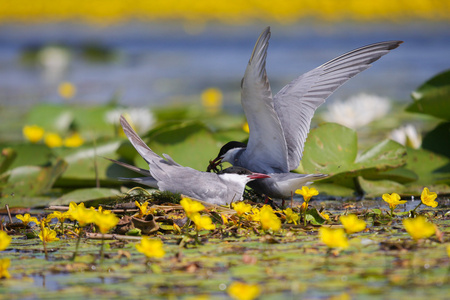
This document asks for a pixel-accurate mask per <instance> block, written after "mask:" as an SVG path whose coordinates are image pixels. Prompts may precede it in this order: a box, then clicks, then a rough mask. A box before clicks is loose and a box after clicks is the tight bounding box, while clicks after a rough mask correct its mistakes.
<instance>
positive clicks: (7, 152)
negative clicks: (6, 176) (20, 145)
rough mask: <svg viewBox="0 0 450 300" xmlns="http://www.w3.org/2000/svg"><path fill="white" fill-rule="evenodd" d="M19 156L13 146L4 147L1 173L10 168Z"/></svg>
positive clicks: (0, 167) (0, 160) (0, 157)
mask: <svg viewBox="0 0 450 300" xmlns="http://www.w3.org/2000/svg"><path fill="white" fill-rule="evenodd" d="M16 157H17V152H16V151H15V150H14V149H12V148H4V149H2V150H1V156H0V174H2V173H4V172H5V171H6V170H8V169H9V168H10V167H11V165H12V163H13V162H14V160H15V159H16Z"/></svg>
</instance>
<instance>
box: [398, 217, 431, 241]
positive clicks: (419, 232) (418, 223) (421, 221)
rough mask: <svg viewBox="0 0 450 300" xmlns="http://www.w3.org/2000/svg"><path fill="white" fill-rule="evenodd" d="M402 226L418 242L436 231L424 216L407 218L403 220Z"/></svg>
mask: <svg viewBox="0 0 450 300" xmlns="http://www.w3.org/2000/svg"><path fill="white" fill-rule="evenodd" d="M403 226H405V229H406V231H407V232H408V233H409V235H410V236H411V237H412V238H413V239H414V240H416V241H417V240H420V239H424V238H427V237H430V236H432V235H433V234H434V233H435V232H436V229H435V227H434V225H433V224H432V223H429V222H428V221H427V219H426V218H425V217H424V216H417V217H416V218H414V219H413V218H407V219H404V220H403Z"/></svg>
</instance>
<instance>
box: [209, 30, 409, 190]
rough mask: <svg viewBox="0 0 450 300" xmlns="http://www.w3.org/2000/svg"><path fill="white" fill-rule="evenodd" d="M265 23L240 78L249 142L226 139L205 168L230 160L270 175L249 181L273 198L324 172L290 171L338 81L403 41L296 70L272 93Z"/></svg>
mask: <svg viewBox="0 0 450 300" xmlns="http://www.w3.org/2000/svg"><path fill="white" fill-rule="evenodd" d="M269 38H270V27H267V28H266V29H264V31H263V32H262V33H261V35H260V36H259V38H258V40H257V42H256V44H255V47H254V49H253V52H252V55H251V57H250V60H249V62H248V65H247V69H246V70H245V74H244V78H243V79H242V81H241V103H242V107H243V108H244V113H245V116H246V117H247V122H248V126H249V129H250V136H249V139H248V144H247V145H246V144H243V143H240V142H235V141H233V142H229V143H227V144H225V145H224V146H223V147H222V148H221V149H220V152H219V155H218V156H217V157H216V158H215V159H214V160H213V161H212V162H210V165H209V166H208V169H207V171H210V170H212V169H215V168H216V167H217V165H219V164H220V163H221V162H229V163H231V164H232V165H234V166H241V167H244V168H246V169H249V170H251V171H253V172H259V173H265V174H269V175H270V178H266V179H260V180H256V181H253V182H251V183H249V186H250V187H252V188H254V189H255V190H256V191H257V192H259V193H262V194H265V195H266V196H268V197H272V198H282V199H285V198H289V197H291V196H292V195H293V193H294V192H295V190H296V189H298V188H301V186H302V185H305V184H306V183H307V182H311V181H314V180H317V179H321V178H325V177H326V176H327V175H324V174H296V173H290V172H289V171H292V170H294V169H296V168H297V167H298V165H299V163H300V161H301V159H302V153H303V147H304V144H305V140H306V137H307V135H308V133H309V129H310V124H311V119H312V117H313V115H314V112H315V111H316V109H317V108H318V107H319V106H320V105H321V104H322V103H324V102H325V99H326V98H328V96H330V95H331V94H332V93H333V92H334V91H335V90H336V89H337V88H338V87H340V86H341V85H342V84H344V83H345V82H346V81H347V80H349V79H350V78H351V77H353V76H355V75H356V74H358V73H360V72H362V71H364V70H365V69H367V68H369V67H370V64H371V63H373V62H374V61H376V60H378V59H379V58H380V57H382V56H383V55H385V54H387V53H388V52H389V51H390V50H392V49H395V48H397V47H398V46H399V45H400V44H401V43H402V41H388V42H380V43H376V44H371V45H368V46H364V47H361V48H358V49H356V50H353V51H350V52H348V53H345V54H343V55H341V56H339V57H337V58H334V59H332V60H330V61H328V62H326V63H325V64H323V65H321V66H319V67H317V68H315V69H313V70H311V71H309V72H307V73H305V74H303V75H301V76H300V77H298V78H297V79H294V80H293V81H292V82H290V83H289V84H288V85H286V86H285V87H283V88H282V89H281V90H280V91H279V92H278V94H276V95H275V96H274V97H272V91H271V89H270V84H269V80H268V78H267V74H266V56H267V48H268V46H269Z"/></svg>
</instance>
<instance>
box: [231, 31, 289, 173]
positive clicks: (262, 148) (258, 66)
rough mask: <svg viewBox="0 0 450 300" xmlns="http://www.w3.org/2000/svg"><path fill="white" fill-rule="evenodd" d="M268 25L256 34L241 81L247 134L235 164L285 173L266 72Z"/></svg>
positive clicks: (283, 151)
mask: <svg viewBox="0 0 450 300" xmlns="http://www.w3.org/2000/svg"><path fill="white" fill-rule="evenodd" d="M269 38H270V27H267V28H266V29H265V30H264V31H263V32H262V33H261V35H260V36H259V38H258V41H257V42H256V45H255V48H254V49H253V52H252V55H251V57H250V60H249V62H248V65H247V69H246V70H245V75H244V78H243V79H242V83H241V88H242V90H241V102H242V107H243V108H244V112H245V116H246V117H247V122H248V126H249V129H250V137H249V141H248V144H247V149H246V151H244V153H243V154H242V155H241V157H240V159H239V161H238V165H240V166H242V167H245V168H247V169H249V170H252V171H254V172H264V173H273V172H287V171H288V162H287V145H286V141H285V138H284V133H283V128H282V126H281V123H280V120H279V118H278V115H277V113H276V112H275V108H274V104H273V99H272V91H271V89H270V84H269V80H268V78H267V74H266V56H267V48H268V46H269Z"/></svg>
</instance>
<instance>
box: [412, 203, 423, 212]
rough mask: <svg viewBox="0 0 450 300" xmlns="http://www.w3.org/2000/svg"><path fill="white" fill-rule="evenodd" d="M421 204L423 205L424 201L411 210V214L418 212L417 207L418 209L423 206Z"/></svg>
mask: <svg viewBox="0 0 450 300" xmlns="http://www.w3.org/2000/svg"><path fill="white" fill-rule="evenodd" d="M421 205H422V201H421V202H420V203H419V205H417V206H416V207H415V208H414V209H413V210H412V211H411V214H415V213H416V209H418V208H419V206H421Z"/></svg>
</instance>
